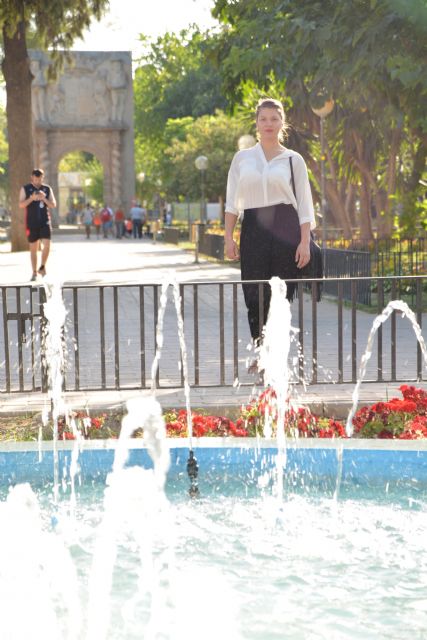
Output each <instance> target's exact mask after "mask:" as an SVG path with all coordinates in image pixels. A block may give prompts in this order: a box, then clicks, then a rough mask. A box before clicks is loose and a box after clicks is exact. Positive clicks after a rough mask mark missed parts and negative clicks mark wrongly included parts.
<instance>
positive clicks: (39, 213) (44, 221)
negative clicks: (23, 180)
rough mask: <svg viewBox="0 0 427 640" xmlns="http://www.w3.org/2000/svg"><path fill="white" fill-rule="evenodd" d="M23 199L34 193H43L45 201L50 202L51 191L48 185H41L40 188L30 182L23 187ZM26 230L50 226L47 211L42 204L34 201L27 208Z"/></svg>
mask: <svg viewBox="0 0 427 640" xmlns="http://www.w3.org/2000/svg"><path fill="white" fill-rule="evenodd" d="M24 190H25V197H26V198H29V197H30V196H31V195H32V194H33V193H34V192H35V191H43V193H44V194H45V196H46V199H47V200H50V193H51V189H50V187H49V185H47V184H42V185H41V186H40V187H35V186H34V185H33V184H32V183H31V182H30V183H29V184H26V185H24ZM26 226H27V229H34V228H38V227H45V226H50V214H49V209H48V208H47V207H46V205H45V203H44V202H39V201H38V200H34V201H33V202H30V204H29V205H28V206H27V223H26Z"/></svg>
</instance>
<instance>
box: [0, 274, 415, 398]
mask: <svg viewBox="0 0 427 640" xmlns="http://www.w3.org/2000/svg"><path fill="white" fill-rule="evenodd" d="M319 284H321V282H319V281H313V282H312V290H311V293H310V294H307V293H304V282H302V281H299V282H298V299H297V300H296V301H294V302H293V303H292V305H291V310H292V318H293V319H292V324H293V326H294V327H295V332H293V335H292V340H291V349H290V359H289V364H290V368H291V380H292V381H293V382H298V381H305V382H306V383H308V384H310V383H338V384H340V383H345V382H352V383H354V382H356V380H357V374H358V368H359V362H360V358H361V356H362V354H363V352H364V350H365V347H366V343H367V338H368V335H369V332H370V330H371V328H372V323H373V320H374V318H375V315H374V314H369V313H366V312H363V311H361V310H360V309H359V308H358V302H357V300H358V297H359V289H362V290H364V289H365V287H366V286H369V287H370V288H371V290H375V298H376V306H377V309H378V312H380V311H381V310H382V309H383V308H384V307H385V306H386V305H387V303H388V302H389V301H390V300H396V299H399V298H404V299H405V298H406V299H408V298H407V296H408V291H411V292H412V294H411V295H412V298H411V300H412V308H413V311H414V313H415V315H416V319H417V322H418V323H419V325H420V326H421V327H422V326H423V322H424V325H425V320H426V318H425V312H424V310H425V309H426V308H427V301H426V299H425V298H426V294H425V290H426V285H427V278H423V277H421V276H418V277H413V278H350V279H345V280H344V279H336V280H335V282H334V283H333V284H334V286H335V288H336V296H337V299H336V302H331V301H327V300H325V299H323V300H322V301H320V302H318V301H317V287H318V286H319ZM323 284H325V281H323ZM328 284H332V283H331V282H328ZM259 286H260V290H262V283H260V285H259ZM346 287H348V288H349V294H350V302H346V299H345V296H344V291H345V288H346ZM179 292H180V296H181V301H180V305H179V307H180V308H179V310H180V312H181V313H182V315H183V319H184V332H185V339H186V349H187V358H188V370H189V384H190V386H193V387H204V386H218V387H221V386H232V385H236V384H243V385H251V384H253V382H254V379H253V376H251V375H250V374H249V373H248V371H247V365H248V361H250V360H251V359H252V358H253V352H252V351H251V350H250V348H249V345H250V336H249V331H248V323H247V317H246V308H245V305H244V301H243V295H242V290H241V283H240V282H203V283H201V282H193V283H185V284H180V285H179ZM160 293H161V286H160V285H158V284H147V285H142V284H141V285H103V286H65V287H64V288H63V300H64V304H65V307H66V310H67V315H66V323H65V329H64V338H63V340H64V347H65V351H66V354H67V357H66V366H65V372H64V373H65V382H64V386H65V389H66V390H97V389H99V390H102V389H137V388H148V387H150V385H151V383H152V378H151V365H152V362H153V358H154V353H155V336H156V331H157V323H158V312H159V308H160V302H161V297H160ZM44 300H45V297H44V289H43V288H42V287H31V286H13V287H12V286H8V287H2V288H0V303H1V308H0V318H1V319H2V325H0V392H2V393H10V392H25V391H28V392H31V391H36V390H40V389H41V390H45V389H46V384H47V383H46V371H45V364H46V363H45V362H44V358H43V352H44V348H43V330H44V326H45V325H46V319H45V318H44V314H43V302H44ZM261 320H262V319H261ZM163 341H164V343H163V349H162V358H161V360H160V369H159V372H158V375H157V380H156V384H157V386H159V387H164V388H175V387H181V386H183V384H184V380H183V373H182V363H181V356H180V347H179V341H178V332H177V318H176V310H175V308H174V306H173V303H172V299H171V294H170V295H169V302H168V304H167V307H166V310H165V315H164V327H163ZM425 376H426V373H425V366H424V365H423V357H422V351H421V348H420V345H419V344H418V342H417V339H416V337H415V334H414V331H413V328H412V326H411V324H410V322H409V321H408V319H407V318H405V317H404V316H403V315H402V313H401V312H399V311H394V312H393V313H392V314H391V317H390V320H389V321H387V323H385V324H384V325H380V327H379V329H378V331H377V333H376V336H375V342H374V348H373V353H372V357H371V359H370V361H369V363H368V368H367V375H366V380H367V381H415V380H422V379H426V377H425Z"/></svg>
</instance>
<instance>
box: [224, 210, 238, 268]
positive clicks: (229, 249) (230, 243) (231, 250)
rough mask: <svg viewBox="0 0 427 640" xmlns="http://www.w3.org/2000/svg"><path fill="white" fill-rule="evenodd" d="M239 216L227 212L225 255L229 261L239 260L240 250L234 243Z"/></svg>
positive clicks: (225, 221) (225, 220)
mask: <svg viewBox="0 0 427 640" xmlns="http://www.w3.org/2000/svg"><path fill="white" fill-rule="evenodd" d="M236 222H237V216H236V215H235V214H234V213H228V212H227V211H226V212H225V219H224V226H225V238H224V242H225V255H226V257H227V258H228V259H229V260H238V259H239V248H238V246H237V243H236V242H235V241H234V238H233V233H234V227H235V226H236Z"/></svg>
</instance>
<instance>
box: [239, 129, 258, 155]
mask: <svg viewBox="0 0 427 640" xmlns="http://www.w3.org/2000/svg"><path fill="white" fill-rule="evenodd" d="M255 144H256V140H255V138H254V137H253V136H252V135H251V134H250V133H244V134H243V135H242V136H240V138H239V140H238V141H237V146H238V148H239V151H242V150H243V149H250V148H251V147H253V146H254V145H255Z"/></svg>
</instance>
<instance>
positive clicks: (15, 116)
mask: <svg viewBox="0 0 427 640" xmlns="http://www.w3.org/2000/svg"><path fill="white" fill-rule="evenodd" d="M107 5H108V0H61V2H58V0H2V2H1V4H0V28H1V30H2V34H3V54H4V55H3V61H2V70H3V75H4V78H5V81H6V97H7V106H6V113H7V123H8V135H9V175H10V196H11V209H12V225H11V239H12V251H21V250H25V249H27V242H26V239H25V225H24V211H23V210H22V209H19V207H18V194H19V189H20V186H21V184H22V182H23V181H25V180H26V179H27V176H29V175H30V173H31V168H32V152H33V149H32V135H31V123H32V115H31V82H32V74H31V70H30V66H29V58H28V53H27V33H28V31H29V30H30V29H32V30H33V31H34V32H35V33H36V34H37V39H38V41H39V42H40V44H41V45H42V46H43V48H46V49H47V48H49V50H50V51H51V52H52V55H53V56H54V57H55V56H56V59H57V60H59V57H58V54H59V51H61V50H67V49H69V48H70V46H71V45H72V43H73V41H74V39H75V38H78V37H80V36H81V35H82V33H83V30H84V29H85V28H86V27H88V26H89V24H90V21H91V19H92V18H93V17H95V18H97V19H99V18H100V17H101V14H102V10H103V9H104V8H105V7H106V6H107Z"/></svg>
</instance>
